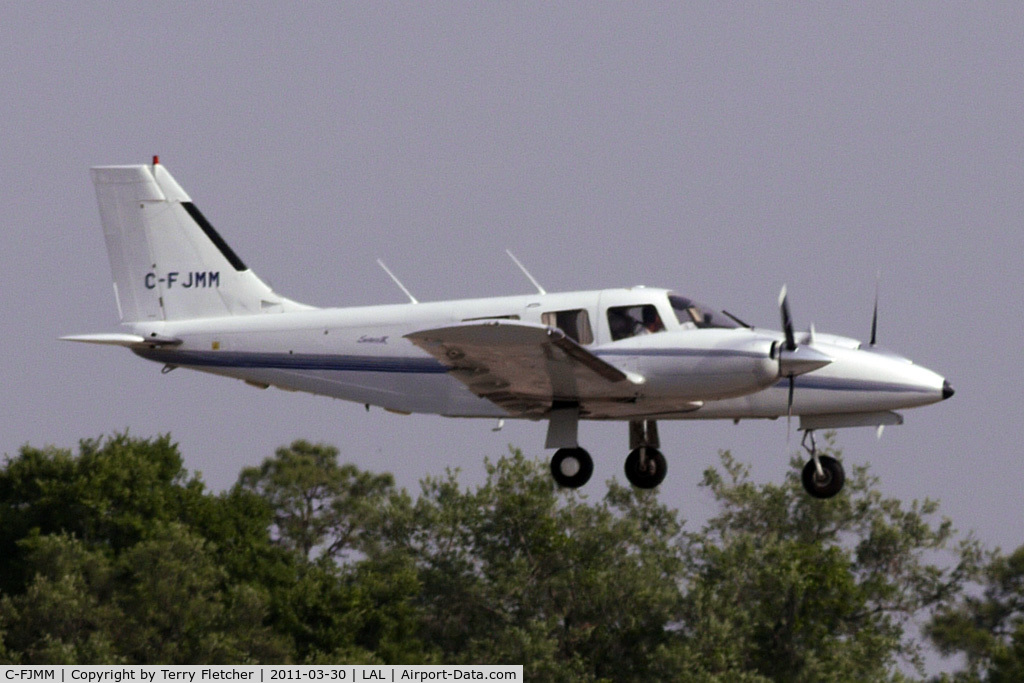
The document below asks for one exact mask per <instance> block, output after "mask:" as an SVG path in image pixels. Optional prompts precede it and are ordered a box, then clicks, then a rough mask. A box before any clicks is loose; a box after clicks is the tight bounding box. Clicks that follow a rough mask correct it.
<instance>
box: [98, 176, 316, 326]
mask: <svg viewBox="0 0 1024 683" xmlns="http://www.w3.org/2000/svg"><path fill="white" fill-rule="evenodd" d="M91 174H92V182H93V184H94V185H95V186H96V197H97V199H98V200H99V205H100V220H101V221H102V223H103V236H104V237H105V238H106V241H107V253H108V255H109V256H110V270H111V271H112V273H113V275H114V296H115V298H116V299H117V308H118V313H119V314H120V316H121V322H140V321H141V322H144V321H158V320H185V319H190V318H214V317H221V316H229V315H253V314H260V313H278V312H284V311H292V310H303V309H309V308H312V307H311V306H306V305H304V304H299V303H296V302H294V301H291V300H289V299H286V298H284V297H281V296H278V295H277V294H275V293H274V291H273V290H272V289H270V287H268V286H267V285H266V284H265V283H264V282H263V281H262V280H260V279H259V278H258V277H256V275H255V273H253V272H252V271H251V270H249V269H248V268H247V267H246V265H245V264H244V263H243V262H242V260H241V259H240V258H238V255H237V254H235V252H233V251H232V250H231V247H229V246H228V245H227V243H226V242H225V241H224V240H223V239H222V238H221V236H220V235H219V234H217V231H216V230H214V229H213V226H212V225H210V222H209V221H207V220H206V218H205V217H204V216H203V214H202V213H200V212H199V209H197V208H196V206H195V204H193V203H192V199H191V198H190V197H189V196H188V195H187V194H185V191H184V190H182V189H181V186H180V185H178V183H177V182H175V180H174V178H172V177H171V174H170V173H168V172H167V171H166V170H165V169H164V167H163V166H161V165H160V164H159V163H158V161H157V159H156V157H154V158H153V165H152V166H98V167H95V168H93V169H91Z"/></svg>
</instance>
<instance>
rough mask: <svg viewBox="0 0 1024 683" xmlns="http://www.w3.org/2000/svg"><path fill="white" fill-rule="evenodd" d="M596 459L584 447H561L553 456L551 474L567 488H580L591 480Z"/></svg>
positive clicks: (559, 483)
mask: <svg viewBox="0 0 1024 683" xmlns="http://www.w3.org/2000/svg"><path fill="white" fill-rule="evenodd" d="M593 473H594V461H593V460H592V459H591V457H590V454H589V453H587V452H586V451H585V450H583V449H582V448H578V447H577V448H559V449H558V450H557V451H555V455H554V456H553V457H552V458H551V476H552V477H554V479H555V483H556V484H558V485H559V486H562V487H564V488H567V489H578V488H579V487H581V486H583V485H584V484H586V483H587V481H589V480H590V475H591V474H593Z"/></svg>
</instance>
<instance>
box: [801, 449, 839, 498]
mask: <svg viewBox="0 0 1024 683" xmlns="http://www.w3.org/2000/svg"><path fill="white" fill-rule="evenodd" d="M818 462H820V463H821V471H822V473H821V474H818V468H817V467H815V465H814V460H808V461H807V464H806V465H804V471H803V482H804V489H806V490H807V493H809V494H811V495H812V496H814V497H815V498H831V497H832V496H834V495H836V494H837V493H839V492H840V491H842V490H843V484H844V483H845V482H846V473H845V472H843V464H842V463H841V462H839V461H838V460H836V459H835V458H832V457H830V456H827V455H819V456H818Z"/></svg>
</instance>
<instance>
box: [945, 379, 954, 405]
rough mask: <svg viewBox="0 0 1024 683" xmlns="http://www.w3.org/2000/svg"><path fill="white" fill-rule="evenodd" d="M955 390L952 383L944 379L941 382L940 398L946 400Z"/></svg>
mask: <svg viewBox="0 0 1024 683" xmlns="http://www.w3.org/2000/svg"><path fill="white" fill-rule="evenodd" d="M955 393H956V392H955V391H954V390H953V385H952V384H950V383H949V380H948V379H947V380H945V381H943V383H942V400H946V399H947V398H949V397H950V396H952V395H953V394H955Z"/></svg>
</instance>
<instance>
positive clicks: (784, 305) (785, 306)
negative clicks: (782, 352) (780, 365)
mask: <svg viewBox="0 0 1024 683" xmlns="http://www.w3.org/2000/svg"><path fill="white" fill-rule="evenodd" d="M779 310H780V311H781V313H782V330H783V331H784V332H785V333H786V349H787V350H788V351H795V350H796V336H795V335H794V334H793V318H792V316H790V314H789V298H788V295H787V293H786V285H782V290H781V291H780V292H779Z"/></svg>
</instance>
